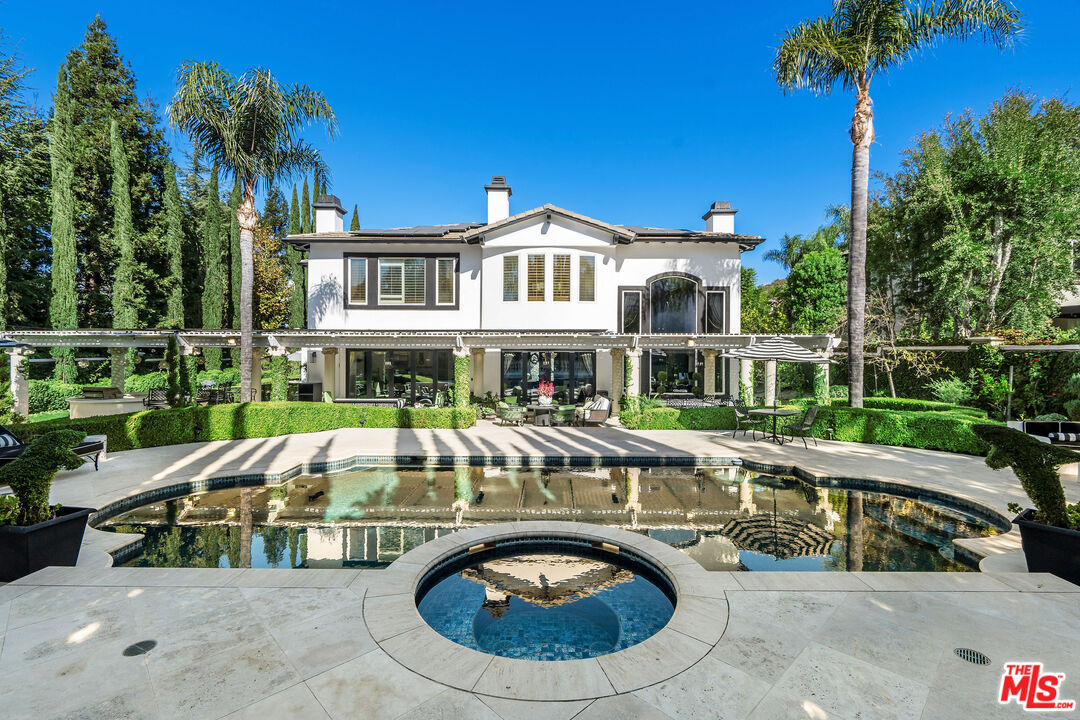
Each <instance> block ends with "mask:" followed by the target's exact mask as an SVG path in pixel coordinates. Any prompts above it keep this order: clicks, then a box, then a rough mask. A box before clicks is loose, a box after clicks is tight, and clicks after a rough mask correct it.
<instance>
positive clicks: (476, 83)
mask: <svg viewBox="0 0 1080 720" xmlns="http://www.w3.org/2000/svg"><path fill="white" fill-rule="evenodd" d="M1016 4H1017V6H1018V7H1019V8H1020V10H1021V11H1023V12H1024V13H1025V14H1026V23H1027V29H1026V32H1025V36H1024V39H1023V41H1022V42H1021V44H1020V45H1019V46H1018V47H1017V48H1016V49H1015V50H1011V51H1006V52H1005V53H1000V52H998V51H997V50H996V49H994V48H992V47H987V46H982V45H980V44H978V43H974V42H970V43H964V44H958V43H947V44H943V45H941V46H939V47H938V48H936V49H934V50H933V51H931V52H930V53H927V54H925V55H923V56H921V57H918V58H916V59H915V60H914V61H912V62H910V63H909V64H908V65H907V66H905V67H904V68H902V69H901V70H899V71H897V72H894V73H893V74H892V75H890V76H887V77H881V78H878V79H877V80H876V82H875V83H874V86H873V88H872V95H873V98H874V100H875V111H876V114H877V116H876V125H877V142H876V144H875V145H874V147H873V148H872V151H871V167H872V169H874V170H878V171H885V172H891V171H893V170H895V169H896V167H897V165H898V163H899V161H900V158H901V153H902V151H903V149H904V148H905V147H907V146H908V145H909V144H910V142H911V140H912V139H913V138H914V137H915V136H916V135H918V134H919V133H920V132H921V131H923V130H926V129H929V128H931V127H933V126H934V125H936V124H938V123H940V122H941V119H942V118H943V117H944V115H945V114H947V113H957V112H962V111H964V110H965V109H967V108H972V109H974V110H976V111H979V112H981V111H983V110H984V109H985V108H986V107H987V106H988V105H989V104H990V103H991V102H992V101H993V100H995V99H996V98H998V97H1000V96H1001V95H1002V94H1003V93H1004V92H1005V91H1006V90H1008V89H1010V88H1018V89H1021V90H1024V91H1029V92H1033V93H1036V94H1039V95H1044V96H1046V95H1059V96H1060V95H1068V94H1069V92H1070V90H1071V88H1072V83H1073V82H1074V81H1075V79H1077V78H1080V52H1077V51H1076V47H1075V44H1074V43H1075V32H1076V28H1077V27H1080V3H1077V2H1075V1H1074V0H1016ZM254 7H255V5H254V4H252V3H229V2H221V1H220V0H219V1H217V2H195V1H187V2H184V3H146V2H139V3H129V2H120V1H118V0H114V1H111V2H110V1H106V0H78V1H73V2H64V1H62V0H54V2H51V3H49V4H48V8H49V11H48V13H47V14H43V12H42V8H43V6H42V5H41V3H40V2H36V1H35V2H29V1H24V2H13V1H12V0H5V1H4V2H2V3H0V26H2V27H3V29H4V31H5V33H6V34H7V35H8V40H9V42H11V43H14V44H15V46H16V48H17V50H18V52H19V53H20V55H21V58H22V60H23V62H25V63H26V64H27V65H29V66H31V67H34V68H36V71H35V72H34V73H33V74H32V75H31V76H30V85H31V86H32V87H33V88H34V90H35V97H34V101H35V102H36V103H37V104H38V105H40V106H42V107H48V106H49V104H50V103H51V96H52V90H53V89H52V84H53V83H54V81H55V77H56V70H57V67H58V66H59V64H60V62H62V61H63V58H64V55H65V54H66V52H67V51H68V49H70V48H71V47H73V46H75V45H77V44H78V43H79V42H80V41H81V39H82V36H83V33H84V30H85V27H86V25H87V24H88V23H89V22H90V21H91V20H93V17H94V14H95V13H96V12H100V13H101V15H102V17H103V18H104V20H105V21H106V23H107V24H108V26H109V29H110V31H111V32H112V34H113V35H114V36H115V37H116V38H117V41H118V42H119V45H120V50H121V52H122V53H123V54H124V57H125V58H126V59H127V61H128V62H129V63H130V64H131V66H132V67H133V69H134V71H135V73H136V76H137V77H138V81H139V89H140V94H149V95H150V96H152V97H153V98H154V99H155V100H156V101H157V102H158V103H159V105H161V107H162V109H164V106H165V104H166V103H167V102H168V98H169V97H170V95H171V94H172V92H173V90H174V78H175V70H176V67H177V65H178V64H179V63H180V62H181V61H182V60H184V59H185V58H194V59H200V60H201V59H212V60H216V61H218V62H220V63H222V64H223V65H225V66H226V67H227V68H229V69H230V70H232V71H234V72H240V71H242V70H244V69H245V68H247V67H250V66H253V65H260V66H265V67H269V68H270V69H271V70H273V71H274V72H275V73H276V74H277V75H278V76H279V77H280V79H281V80H283V81H287V82H304V83H307V84H309V85H311V86H312V87H314V88H316V89H318V90H321V91H322V92H324V93H325V94H326V95H327V97H328V98H329V100H330V102H331V104H332V105H333V107H334V109H335V111H336V113H337V116H338V121H339V125H340V133H339V136H338V137H337V138H336V139H335V140H333V141H330V140H329V139H328V138H327V137H326V134H325V132H323V131H322V130H312V131H310V132H309V133H308V137H309V139H310V140H311V141H313V142H314V143H315V144H316V145H317V146H318V147H319V148H320V149H321V150H322V152H323V153H324V156H325V157H326V159H327V160H328V162H329V163H330V166H331V168H332V170H333V173H334V175H333V179H332V190H333V192H334V193H335V194H337V195H338V196H339V197H341V199H342V202H343V203H344V204H345V205H346V206H347V208H348V209H349V211H350V213H351V210H352V206H353V204H354V203H355V204H357V205H359V208H360V220H361V225H362V226H364V227H387V226H399V225H412V224H424V223H443V222H455V221H463V220H479V219H483V217H484V214H485V204H484V203H485V200H484V193H483V189H482V186H483V185H484V184H485V183H486V182H487V181H488V180H489V179H490V177H491V176H492V175H494V174H501V175H506V176H507V178H508V180H509V182H510V184H511V185H512V186H513V188H514V196H513V198H512V200H511V203H512V204H511V209H512V211H513V212H520V211H523V210H526V209H529V208H532V207H535V206H537V205H540V204H543V203H545V202H550V203H554V204H556V205H560V206H563V207H567V208H569V209H572V210H575V211H577V212H581V213H584V214H586V215H591V216H594V217H597V218H600V219H602V220H606V221H609V222H615V223H622V224H640V225H655V226H663V227H690V228H698V227H703V223H702V220H701V219H700V218H701V215H702V213H703V212H704V211H705V209H706V208H707V207H708V206H709V204H710V203H711V202H712V201H714V200H730V201H731V202H732V203H733V204H734V206H735V207H736V208H738V209H739V210H740V212H739V215H738V216H737V218H736V229H737V230H738V231H740V232H748V233H755V234H759V235H763V236H765V237H766V238H768V239H769V241H768V242H767V243H766V244H765V245H764V246H762V247H761V248H759V249H758V250H757V251H755V252H753V253H749V254H747V255H745V256H744V262H746V263H747V264H749V265H751V266H753V267H756V268H757V269H758V271H759V274H760V276H761V278H762V279H764V280H771V279H773V278H775V277H777V276H778V275H780V268H779V267H777V266H775V265H773V264H772V263H767V262H763V261H762V259H761V256H762V254H763V252H764V250H766V249H768V248H770V247H773V246H774V245H775V243H776V240H777V239H778V238H779V237H780V236H781V235H782V234H784V233H795V232H809V231H812V230H813V229H814V228H815V227H816V226H817V225H819V224H820V223H821V222H822V211H823V209H824V207H825V206H826V205H828V204H830V203H837V202H843V203H846V202H848V199H849V193H850V189H849V187H850V186H849V182H850V180H849V172H850V158H851V145H850V142H849V141H848V139H847V127H848V123H849V120H850V116H851V110H852V105H853V99H852V98H851V97H850V96H849V95H848V94H847V93H844V92H842V91H838V92H835V93H834V94H833V95H832V96H830V97H825V98H819V97H815V96H814V95H812V94H810V93H806V92H797V93H794V94H790V95H784V94H783V93H782V92H781V91H780V90H779V89H778V88H777V86H776V83H775V80H774V78H773V76H772V74H771V72H770V65H771V61H772V57H773V54H774V52H775V48H776V46H777V45H778V44H779V40H780V35H781V33H782V32H783V30H784V29H785V28H786V27H788V26H789V25H791V24H793V23H795V22H797V21H798V20H800V19H802V18H804V17H807V16H808V15H811V14H815V15H816V14H822V13H826V12H828V10H829V8H830V7H831V3H830V2H829V0H776V1H774V2H757V3H746V2H731V1H729V2H715V1H714V2H708V3H697V2H683V3H677V4H675V3H655V2H649V3H639V2H620V3H617V4H616V3H610V4H608V3H600V2H595V3H583V2H580V1H579V2H568V3H562V2H545V3H515V2H507V1H506V0H501V1H500V2H476V1H474V2H468V3H447V2H438V3H420V2H408V3H404V2H393V3H375V2H363V3H331V2H315V1H312V2H307V3H295V2H293V3H283V2H275V1H273V0H265V1H263V2H260V3H258V7H257V9H256V10H254V12H252V8H254ZM1073 99H1074V100H1075V98H1073ZM167 137H168V139H169V141H170V143H171V144H172V145H173V147H174V148H179V147H183V146H184V145H185V141H184V139H183V138H182V137H179V136H177V135H176V134H175V133H173V132H172V131H169V132H168V135H167ZM175 154H176V156H177V159H180V154H179V152H175ZM286 190H287V189H286Z"/></svg>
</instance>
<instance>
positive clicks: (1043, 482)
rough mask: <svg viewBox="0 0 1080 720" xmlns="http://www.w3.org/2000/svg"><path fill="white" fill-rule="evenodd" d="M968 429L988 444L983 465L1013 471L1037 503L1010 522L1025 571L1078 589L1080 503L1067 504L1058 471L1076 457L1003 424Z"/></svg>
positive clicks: (1077, 456)
mask: <svg viewBox="0 0 1080 720" xmlns="http://www.w3.org/2000/svg"><path fill="white" fill-rule="evenodd" d="M972 430H973V431H974V432H975V434H976V435H978V436H979V437H980V438H982V439H983V440H984V441H985V442H986V443H988V444H989V445H990V452H989V453H988V454H987V456H986V464H987V465H989V466H990V467H992V468H994V469H995V470H1000V469H1001V468H1006V467H1011V468H1012V470H1013V472H1014V473H1016V477H1017V478H1019V480H1020V484H1021V485H1022V486H1023V488H1024V492H1025V493H1027V496H1028V497H1029V498H1031V501H1032V502H1033V503H1034V504H1035V507H1034V508H1028V509H1026V510H1022V511H1021V509H1020V506H1019V505H1016V504H1015V503H1010V505H1009V508H1010V509H1011V510H1013V511H1017V512H1019V514H1018V515H1017V516H1016V518H1015V519H1014V520H1013V522H1015V523H1016V524H1017V525H1019V526H1020V538H1021V541H1022V543H1023V546H1024V557H1025V558H1026V559H1027V566H1028V571H1030V572H1048V573H1053V574H1054V575H1057V576H1058V577H1060V578H1064V579H1065V580H1068V581H1069V582H1071V583H1076V584H1078V585H1080V503H1077V504H1075V505H1068V504H1066V502H1065V489H1064V488H1062V486H1061V480H1060V478H1059V477H1058V472H1057V468H1058V466H1059V465H1064V464H1065V463H1070V462H1076V461H1080V453H1077V452H1075V451H1073V450H1069V449H1067V448H1064V447H1061V446H1059V445H1050V444H1047V443H1044V442H1042V441H1040V440H1037V439H1036V438H1034V437H1032V436H1031V435H1028V434H1027V433H1024V432H1021V431H1020V430H1014V429H1012V428H1009V427H1005V426H1002V425H975V426H973V427H972Z"/></svg>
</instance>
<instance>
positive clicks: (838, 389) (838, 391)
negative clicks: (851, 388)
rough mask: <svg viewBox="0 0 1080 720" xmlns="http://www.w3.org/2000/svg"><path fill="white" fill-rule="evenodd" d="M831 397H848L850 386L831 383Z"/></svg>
mask: <svg viewBox="0 0 1080 720" xmlns="http://www.w3.org/2000/svg"><path fill="white" fill-rule="evenodd" d="M829 397H831V398H838V399H840V400H847V399H848V386H847V385H830V386H829Z"/></svg>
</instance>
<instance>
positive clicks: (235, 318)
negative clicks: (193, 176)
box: [228, 178, 240, 368]
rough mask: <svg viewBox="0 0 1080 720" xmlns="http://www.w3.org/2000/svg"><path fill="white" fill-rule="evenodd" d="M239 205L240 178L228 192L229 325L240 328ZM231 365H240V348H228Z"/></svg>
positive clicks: (235, 328) (235, 366)
mask: <svg viewBox="0 0 1080 720" xmlns="http://www.w3.org/2000/svg"><path fill="white" fill-rule="evenodd" d="M238 207H240V178H236V180H235V182H233V187H232V192H231V193H229V217H228V222H229V327H230V328H233V329H234V330H237V329H239V328H240V223H238V222H237V221H236V209H237V208H238ZM229 356H230V357H231V358H232V366H233V367H234V368H237V367H240V348H239V347H234V348H232V349H230V350H229Z"/></svg>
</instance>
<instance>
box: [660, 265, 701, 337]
mask: <svg viewBox="0 0 1080 720" xmlns="http://www.w3.org/2000/svg"><path fill="white" fill-rule="evenodd" d="M697 295H698V284H697V283H696V282H694V281H693V280H691V279H690V278H687V277H683V276H681V275H665V276H664V277H660V278H657V279H655V280H653V281H651V282H650V283H649V308H650V319H651V321H652V323H651V331H652V332H654V333H696V332H697Z"/></svg>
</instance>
